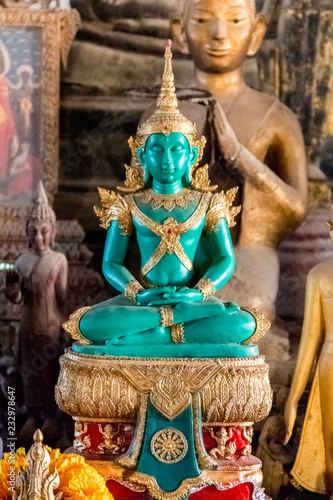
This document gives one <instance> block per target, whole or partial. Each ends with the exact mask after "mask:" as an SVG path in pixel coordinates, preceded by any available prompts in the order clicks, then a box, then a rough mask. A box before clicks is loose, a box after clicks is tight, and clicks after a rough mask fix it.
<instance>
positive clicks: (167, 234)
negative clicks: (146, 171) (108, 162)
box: [118, 193, 211, 275]
mask: <svg viewBox="0 0 333 500" xmlns="http://www.w3.org/2000/svg"><path fill="white" fill-rule="evenodd" d="M118 196H119V195H118ZM210 198H211V193H204V194H203V195H202V197H201V200H200V202H199V205H198V206H197V208H196V210H195V212H194V213H193V214H192V215H191V216H190V217H189V218H188V219H187V220H186V221H185V222H177V221H176V220H175V219H173V217H168V218H167V219H166V220H165V221H164V222H163V224H159V223H158V222H156V221H154V220H153V219H151V218H150V217H148V216H147V215H146V214H144V213H143V212H142V211H141V210H140V208H139V207H138V205H137V204H136V202H135V199H134V197H133V195H131V194H129V195H127V196H126V200H127V203H128V206H129V209H130V211H131V214H132V215H133V217H135V218H136V219H137V220H138V221H139V222H141V224H143V225H144V226H145V227H146V228H148V229H149V230H150V231H152V232H153V233H154V234H156V235H157V236H159V237H160V238H161V241H160V243H159V245H158V247H157V248H156V250H155V251H154V253H153V254H152V256H151V257H150V258H149V259H148V261H147V262H146V263H145V265H144V266H143V268H142V270H141V272H142V274H143V275H147V274H148V273H149V271H151V270H152V269H153V268H154V267H155V266H156V265H157V264H158V263H159V262H160V260H161V259H162V257H163V256H164V255H165V254H166V253H168V254H173V253H174V254H176V255H177V257H178V259H179V260H180V261H181V263H182V264H183V265H184V266H185V267H186V269H188V270H189V271H192V270H193V263H192V262H191V260H190V259H189V258H188V256H187V255H186V252H185V251H184V248H183V247H182V244H181V243H180V236H181V235H182V234H185V233H186V232H187V231H189V230H190V229H192V227H194V226H195V225H196V224H198V222H199V221H200V220H201V219H202V218H203V217H204V215H205V213H206V210H207V208H208V205H209V202H210Z"/></svg>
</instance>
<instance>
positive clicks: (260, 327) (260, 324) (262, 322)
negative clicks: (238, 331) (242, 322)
mask: <svg viewBox="0 0 333 500" xmlns="http://www.w3.org/2000/svg"><path fill="white" fill-rule="evenodd" d="M241 309H242V310H243V311H247V312H248V313H250V314H251V316H253V317H254V319H255V320H256V323H257V328H256V330H255V332H254V334H253V335H251V337H249V338H248V339H246V340H244V342H242V344H243V345H247V344H253V343H254V342H258V340H260V339H261V338H262V337H264V336H265V335H266V333H267V331H268V330H269V329H270V327H271V322H270V321H268V319H266V318H265V316H264V315H263V313H262V312H261V311H259V310H258V309H256V308H255V307H242V308H241Z"/></svg>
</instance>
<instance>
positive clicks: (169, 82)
mask: <svg viewBox="0 0 333 500" xmlns="http://www.w3.org/2000/svg"><path fill="white" fill-rule="evenodd" d="M171 43H172V42H171V40H167V42H166V46H165V54H164V57H165V66H164V73H163V77H162V87H161V90H160V94H159V96H158V99H157V109H156V110H155V111H154V113H153V114H152V116H151V117H150V118H148V120H147V121H145V122H144V123H143V124H142V125H140V126H139V128H138V131H137V139H138V141H139V142H140V145H141V146H143V145H144V144H145V142H146V140H147V139H148V137H149V136H150V135H152V134H165V135H168V134H170V133H171V132H180V133H181V134H183V135H184V136H185V137H186V138H187V140H188V141H189V144H190V145H193V144H194V141H195V137H196V134H197V129H196V126H195V124H194V123H192V122H191V121H190V120H188V119H187V118H185V116H184V115H182V113H181V112H180V111H179V109H178V100H177V96H176V89H175V84H174V75H173V71H172V65H171V58H172V53H171Z"/></svg>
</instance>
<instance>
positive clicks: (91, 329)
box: [64, 44, 269, 357]
mask: <svg viewBox="0 0 333 500" xmlns="http://www.w3.org/2000/svg"><path fill="white" fill-rule="evenodd" d="M171 57H172V54H171V50H170V44H167V47H166V54H165V69H164V74H163V84H162V88H161V91H160V95H159V98H158V100H157V109H156V111H155V112H154V114H153V115H152V116H151V117H150V118H149V119H148V120H147V121H146V122H145V123H143V124H142V125H141V126H140V127H139V128H138V131H137V138H136V139H133V138H130V140H129V144H130V147H131V150H132V153H133V156H134V158H135V160H136V167H128V166H126V169H127V177H126V181H125V185H124V186H123V187H120V188H118V189H119V191H121V192H122V193H123V195H120V194H116V193H114V192H110V191H107V190H105V189H100V190H99V191H100V195H101V199H102V208H98V207H95V212H96V213H97V215H98V216H99V217H100V220H101V226H102V227H104V228H105V229H107V239H106V244H105V250H104V257H103V273H104V275H105V277H106V279H107V281H108V282H109V283H110V284H111V285H112V286H113V287H115V288H116V289H117V290H119V291H120V292H121V294H120V295H119V296H116V297H114V298H111V299H110V300H107V301H105V302H102V303H100V304H97V305H94V306H93V307H85V308H82V309H80V310H78V311H76V312H75V313H73V314H72V316H71V318H70V320H69V321H68V322H67V323H65V325H64V328H65V329H66V330H67V331H69V332H70V333H71V334H72V337H73V338H75V339H76V340H78V341H79V343H76V344H74V346H73V349H74V350H77V351H79V352H87V353H91V354H100V353H104V354H111V355H121V356H146V357H149V356H155V357H156V356H157V357H161V356H167V357H168V356H171V357H177V356H178V357H179V356H190V357H192V356H193V357H207V356H212V357H217V356H253V355H257V354H258V351H257V347H256V346H254V345H253V344H252V341H253V340H257V338H259V337H260V336H262V334H263V333H265V331H266V330H267V328H268V327H269V323H268V322H267V321H265V320H264V318H263V317H262V315H260V313H259V312H258V311H256V310H254V309H250V310H243V309H240V307H239V306H238V305H237V304H235V303H232V302H224V301H221V300H219V299H217V298H215V297H214V296H213V295H214V292H215V291H217V290H218V289H220V288H221V287H223V285H224V284H225V283H226V282H227V281H228V279H229V278H230V277H231V275H232V273H233V270H234V253H233V247H232V243H231V238H230V233H229V226H233V225H234V224H235V220H234V218H235V216H236V215H237V214H238V213H239V211H240V207H233V206H232V202H233V200H234V198H235V195H236V189H233V190H230V191H228V192H227V193H224V192H221V193H216V194H215V193H213V192H214V191H215V189H216V186H211V185H210V181H209V177H208V166H207V165H206V166H204V167H200V166H199V162H200V160H201V158H202V154H203V148H204V145H205V138H204V137H201V139H200V140H196V127H195V125H194V124H193V123H192V122H190V121H189V120H187V119H186V118H185V117H184V116H183V115H182V114H181V113H180V111H179V109H178V102H177V97H176V93H175V87H174V76H173V72H172V67H171ZM130 238H136V240H137V243H138V247H139V251H140V256H141V273H140V276H138V277H137V279H136V278H134V276H133V275H132V274H131V273H130V272H129V270H128V269H127V268H126V266H125V264H124V261H125V257H126V255H127V251H128V245H129V241H130ZM217 346H218V348H217Z"/></svg>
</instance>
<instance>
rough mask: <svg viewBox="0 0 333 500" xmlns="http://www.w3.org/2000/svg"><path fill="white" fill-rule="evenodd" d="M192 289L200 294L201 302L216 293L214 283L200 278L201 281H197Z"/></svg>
mask: <svg viewBox="0 0 333 500" xmlns="http://www.w3.org/2000/svg"><path fill="white" fill-rule="evenodd" d="M194 288H196V289H197V290H199V292H201V293H202V296H203V300H207V299H208V297H211V295H214V293H215V291H216V290H215V286H214V283H213V282H212V280H210V279H209V278H201V280H199V281H198V283H197V284H196V285H195V287H194Z"/></svg>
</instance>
